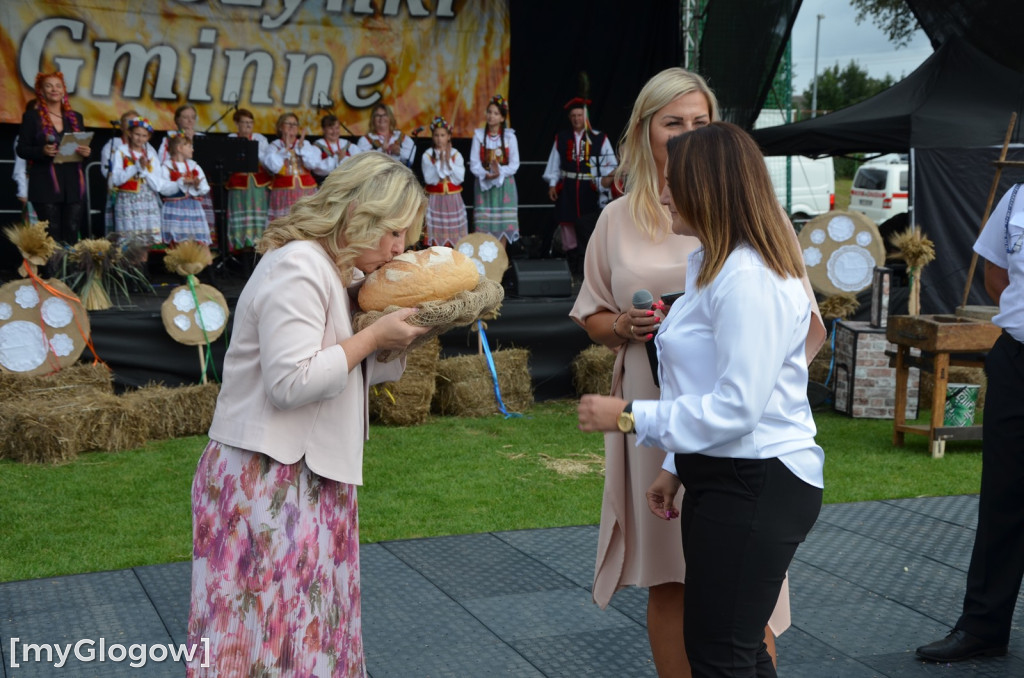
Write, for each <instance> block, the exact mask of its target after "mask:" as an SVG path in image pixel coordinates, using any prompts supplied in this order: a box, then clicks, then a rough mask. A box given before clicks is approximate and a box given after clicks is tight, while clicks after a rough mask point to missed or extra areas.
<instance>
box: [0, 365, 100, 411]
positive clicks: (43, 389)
mask: <svg viewBox="0 0 1024 678" xmlns="http://www.w3.org/2000/svg"><path fill="white" fill-rule="evenodd" d="M83 389H84V390H87V391H90V392H91V391H92V390H99V391H103V392H105V393H113V392H114V373H113V372H112V371H111V369H110V368H109V367H107V366H106V365H104V364H102V363H97V364H92V363H75V364H74V365H71V366H70V367H65V368H64V369H62V370H59V371H57V372H54V373H53V374H47V375H40V376H29V375H23V374H18V373H16V372H4V371H0V403H6V402H9V401H10V400H12V399H24V398H40V399H48V400H49V399H54V398H63V397H64V396H65V394H69V393H72V392H74V391H80V390H83Z"/></svg>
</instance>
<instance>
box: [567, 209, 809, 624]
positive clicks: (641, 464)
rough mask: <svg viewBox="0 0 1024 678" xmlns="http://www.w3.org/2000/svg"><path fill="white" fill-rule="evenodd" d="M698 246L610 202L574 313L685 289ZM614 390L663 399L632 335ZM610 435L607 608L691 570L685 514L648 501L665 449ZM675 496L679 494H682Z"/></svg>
mask: <svg viewBox="0 0 1024 678" xmlns="http://www.w3.org/2000/svg"><path fill="white" fill-rule="evenodd" d="M794 237H795V236H794ZM698 246H699V242H698V241H697V239H696V238H692V237H689V236H681V235H675V234H672V233H666V234H665V235H663V236H661V238H660V239H658V240H657V241H655V240H652V239H651V238H650V237H649V236H647V235H646V234H645V233H643V232H642V231H641V230H639V229H638V228H637V226H636V224H635V223H634V222H633V218H632V217H631V216H630V214H629V203H628V200H627V199H626V198H620V199H618V200H615V201H613V202H611V203H609V205H608V206H607V207H606V208H605V209H604V211H603V212H602V213H601V216H600V218H599V219H598V221H597V226H596V227H595V229H594V235H593V236H592V237H591V239H590V244H589V246H588V247H587V254H586V260H585V263H584V279H583V284H582V286H581V288H580V293H579V296H578V297H577V298H576V303H575V305H574V306H573V309H572V311H571V312H570V314H569V315H570V317H572V319H573V320H575V321H576V322H577V323H579V324H580V326H583V325H584V321H585V320H586V319H587V317H589V316H591V315H593V314H594V313H597V312H599V311H612V312H615V313H621V312H623V311H626V310H628V309H629V308H630V307H631V306H632V300H633V293H634V292H636V291H637V290H640V289H646V290H648V291H650V292H651V294H652V295H654V298H655V299H657V298H658V297H659V296H660V295H662V294H668V293H671V292H680V291H682V290H683V286H684V285H685V282H686V257H687V255H688V254H689V253H690V252H692V251H694V250H695V249H697V247H698ZM814 310H815V311H817V307H816V306H815V309H814ZM812 325H813V324H812ZM823 331H824V327H822V332H823ZM822 336H823V335H822ZM814 341H815V342H818V343H816V345H815V352H816V350H817V347H818V346H820V339H818V338H815V340H814ZM809 342H810V340H809ZM611 395H614V396H618V397H620V398H623V399H625V400H657V399H658V397H659V395H660V394H659V390H658V387H657V386H655V385H654V378H653V376H652V375H651V368H650V362H649V360H648V358H647V350H646V348H645V347H644V345H643V344H641V343H638V342H630V343H628V344H626V345H625V347H623V349H622V350H619V351H618V355H617V356H616V359H615V367H614V372H613V376H612V393H611ZM604 440H605V482H604V496H603V497H602V502H601V529H600V532H599V536H598V543H597V562H596V565H595V568H594V586H593V599H594V602H596V603H597V604H598V605H599V606H601V607H602V608H604V607H606V606H607V605H608V603H609V601H611V598H612V595H613V594H614V593H615V592H616V591H618V590H619V589H621V588H624V587H626V586H642V587H650V586H655V585H658V584H666V583H671V582H679V583H682V582H683V581H684V580H685V576H686V563H685V561H684V559H683V544H682V536H681V534H680V531H679V521H678V520H676V521H665V520H661V519H659V518H655V517H654V516H653V515H652V514H651V512H650V511H649V510H648V508H647V499H646V492H647V488H648V487H649V486H650V484H651V483H652V482H653V481H654V478H655V477H656V476H657V475H658V472H659V471H660V469H661V463H662V461H664V458H665V453H664V452H663V451H661V450H658V449H655V448H651V447H638V446H637V445H636V436H632V435H624V434H622V433H606V434H605V438H604ZM677 499H679V500H680V501H681V499H682V493H680V495H679V497H678V498H677ZM677 508H678V505H677ZM789 625H790V613H789V582H788V580H787V581H785V582H783V585H782V591H781V593H780V595H779V602H778V604H777V605H776V608H775V612H774V613H773V614H772V617H771V620H770V622H769V626H770V627H771V629H772V632H773V633H775V635H778V634H780V633H782V632H783V631H785V630H786V629H787V628H788V627H789Z"/></svg>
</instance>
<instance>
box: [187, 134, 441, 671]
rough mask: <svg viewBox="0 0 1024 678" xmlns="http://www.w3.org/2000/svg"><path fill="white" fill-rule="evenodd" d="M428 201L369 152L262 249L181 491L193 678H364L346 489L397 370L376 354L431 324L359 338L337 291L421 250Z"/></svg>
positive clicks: (298, 206) (390, 318)
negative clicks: (370, 410) (188, 506)
mask: <svg viewBox="0 0 1024 678" xmlns="http://www.w3.org/2000/svg"><path fill="white" fill-rule="evenodd" d="M426 206H427V197H426V195H425V194H424V192H423V188H422V187H421V186H420V184H419V182H418V180H417V179H416V177H415V175H414V174H413V173H412V171H411V170H409V169H408V168H407V167H403V166H402V165H401V164H400V163H398V162H396V161H394V160H391V159H390V158H386V157H384V156H383V155H381V154H379V153H366V154H363V155H360V156H357V157H355V158H353V159H352V160H350V161H348V162H346V163H345V164H344V165H343V166H342V167H340V168H338V169H337V170H335V171H334V172H332V173H331V175H330V176H329V177H327V179H326V180H325V181H324V184H323V188H321V190H320V191H319V192H318V193H316V194H314V195H311V196H307V197H305V198H302V199H300V200H299V201H298V202H297V203H295V205H294V207H293V208H292V210H291V212H290V213H289V214H288V215H287V216H285V217H283V218H281V219H278V220H277V221H275V222H273V223H272V224H271V225H270V226H269V227H268V228H267V231H266V233H265V234H264V236H263V238H262V240H260V243H259V246H258V249H259V251H260V252H262V253H263V257H262V258H261V259H260V261H259V263H258V264H257V265H256V268H255V270H254V271H253V273H252V276H251V277H250V278H249V281H248V283H247V284H246V286H245V289H244V290H243V291H242V294H241V296H240V297H239V300H238V304H237V307H236V312H235V319H234V325H233V331H232V337H231V346H230V348H228V352H227V355H226V356H225V358H224V383H223V384H222V386H221V391H220V395H219V397H218V398H217V408H216V410H215V412H214V415H213V423H212V425H211V426H210V442H209V444H208V445H207V446H206V450H205V452H203V455H202V457H201V458H200V460H199V465H198V467H197V468H196V474H195V478H194V480H193V482H192V520H193V523H192V530H193V545H192V603H191V612H190V615H189V624H188V642H189V644H190V645H194V646H196V647H199V648H200V651H199V652H197V653H196V655H195V657H194V658H193V659H192V660H190V662H189V665H188V669H187V672H188V675H189V676H190V677H192V678H198V677H200V676H203V677H211V678H212V677H213V676H265V677H267V678H270V677H272V676H273V677H277V678H285V677H289V676H318V677H320V676H323V677H328V676H330V677H344V678H350V677H351V678H362V677H363V676H365V675H366V665H365V658H364V654H363V642H362V626H361V624H362V622H361V613H360V595H359V588H360V587H359V527H358V525H359V523H358V519H357V515H356V487H357V486H358V485H360V484H362V458H363V441H364V440H365V439H366V437H367V436H368V434H369V423H368V421H367V418H366V409H365V408H366V398H367V391H368V389H369V387H370V385H371V384H374V383H379V382H382V381H394V380H397V379H398V378H399V377H400V376H401V373H402V371H403V369H404V367H405V361H404V359H398V360H393V361H391V362H387V363H382V362H378V361H377V359H376V352H377V351H382V350H395V351H401V350H403V349H405V348H406V347H408V346H409V344H410V343H411V342H412V341H413V340H414V339H415V338H416V337H419V336H422V335H423V334H424V333H425V332H426V331H427V329H428V328H425V327H414V326H412V325H410V324H408V323H407V322H405V320H406V318H407V317H408V316H409V315H411V314H412V313H414V312H415V309H402V310H400V311H396V312H394V313H390V314H388V315H385V316H384V317H382V318H381V319H380V320H378V321H377V322H375V323H373V324H372V325H370V326H369V327H367V328H365V329H363V330H360V331H358V332H356V331H354V329H353V327H352V313H353V311H354V310H355V308H354V302H353V299H354V294H351V295H350V292H352V293H354V290H352V289H346V288H352V287H353V286H354V285H357V284H359V283H360V282H361V279H362V277H363V274H365V273H369V272H371V271H374V270H376V269H378V268H380V267H381V266H383V265H384V264H385V263H387V262H389V261H391V259H393V258H394V257H395V256H396V255H398V254H400V253H401V252H403V251H404V250H405V248H406V247H408V246H409V245H411V244H413V243H414V242H416V241H417V239H418V238H419V235H420V230H421V225H422V223H423V213H424V211H425V210H426ZM204 643H206V644H208V649H209V651H208V653H207V652H204V651H202V650H203V649H204ZM207 657H208V658H209V665H208V666H203V664H205V663H206V662H205V661H204V660H205V659H206V658H207Z"/></svg>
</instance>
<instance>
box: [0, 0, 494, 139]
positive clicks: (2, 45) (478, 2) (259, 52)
mask: <svg viewBox="0 0 1024 678" xmlns="http://www.w3.org/2000/svg"><path fill="white" fill-rule="evenodd" d="M509 42H510V41H509V14H508V3H507V0H103V1H102V2H100V1H98V0H4V2H3V3H2V4H0V122H5V123H20V122H21V116H22V113H23V112H24V109H25V105H26V104H27V103H28V101H30V100H31V99H33V98H34V96H35V95H34V93H33V91H32V87H33V84H34V82H35V76H36V74H37V73H39V72H41V71H43V72H50V71H53V70H60V71H62V72H63V73H64V78H65V81H66V83H67V86H68V96H69V98H70V100H71V106H72V108H74V109H75V110H77V111H79V112H81V113H82V115H83V116H85V124H86V125H87V126H90V127H105V126H107V125H109V124H110V121H114V120H117V119H118V117H119V116H120V115H121V113H122V112H124V111H127V110H129V109H135V110H137V111H139V113H140V114H141V115H142V116H144V117H147V118H149V120H150V121H151V122H152V124H153V126H154V127H155V128H156V129H158V130H160V129H162V130H168V129H171V128H173V126H174V110H175V109H176V108H177V107H178V106H180V105H182V104H184V103H190V104H192V105H194V106H195V107H196V109H197V111H198V118H199V120H198V123H197V124H196V129H198V130H206V129H207V128H208V127H210V126H211V125H213V127H212V129H210V131H212V132H232V131H234V130H235V126H234V123H233V122H232V121H231V114H232V111H231V109H232V107H233V106H236V105H237V106H238V107H241V108H247V109H249V110H251V111H252V112H253V114H254V115H255V118H256V130H257V131H259V132H263V133H266V134H272V133H274V123H275V122H276V120H277V118H278V116H279V115H281V114H282V113H286V112H292V113H295V114H297V115H298V116H299V119H300V121H301V122H302V124H303V125H304V126H307V127H308V128H309V131H310V133H311V134H319V132H320V125H319V119H320V117H321V116H323V115H325V114H327V113H333V114H334V115H336V116H337V117H338V118H339V119H340V120H341V122H342V123H343V124H344V125H345V127H346V128H347V129H348V130H349V131H350V132H351V133H352V134H356V135H359V134H363V133H365V132H366V131H367V129H368V127H369V115H370V108H371V107H372V106H373V105H375V104H376V103H378V102H383V103H385V104H388V105H390V106H392V108H393V110H394V113H395V117H396V119H397V120H398V125H399V128H400V129H402V130H404V131H406V132H410V131H413V130H414V128H418V127H423V126H426V125H429V123H430V120H431V119H432V118H433V117H434V116H435V115H443V116H444V117H445V118H446V119H448V121H449V122H451V123H452V124H453V125H454V127H455V134H456V136H460V137H468V136H469V135H470V134H471V131H472V129H473V128H474V127H480V126H482V125H483V124H484V122H485V119H484V117H485V111H486V106H487V101H488V100H489V99H490V98H491V96H493V95H494V94H495V93H500V94H502V95H504V96H507V95H508V83H509ZM225 113H226V115H225ZM222 115H223V116H224V117H223V118H222V119H221V120H220V121H219V122H217V123H216V124H214V122H215V121H217V119H218V118H220V117H221V116H222Z"/></svg>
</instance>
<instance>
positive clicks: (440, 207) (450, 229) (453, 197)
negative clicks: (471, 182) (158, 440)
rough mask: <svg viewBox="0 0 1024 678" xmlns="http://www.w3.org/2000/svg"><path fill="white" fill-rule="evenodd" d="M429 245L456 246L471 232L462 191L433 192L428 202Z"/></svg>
mask: <svg viewBox="0 0 1024 678" xmlns="http://www.w3.org/2000/svg"><path fill="white" fill-rule="evenodd" d="M426 222H427V245H441V246H444V247H455V243H457V242H458V241H459V240H461V239H462V238H464V237H466V236H467V235H468V234H469V219H468V218H467V217H466V203H464V202H462V193H448V194H444V193H431V194H430V198H429V201H428V203H427V218H426Z"/></svg>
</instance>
